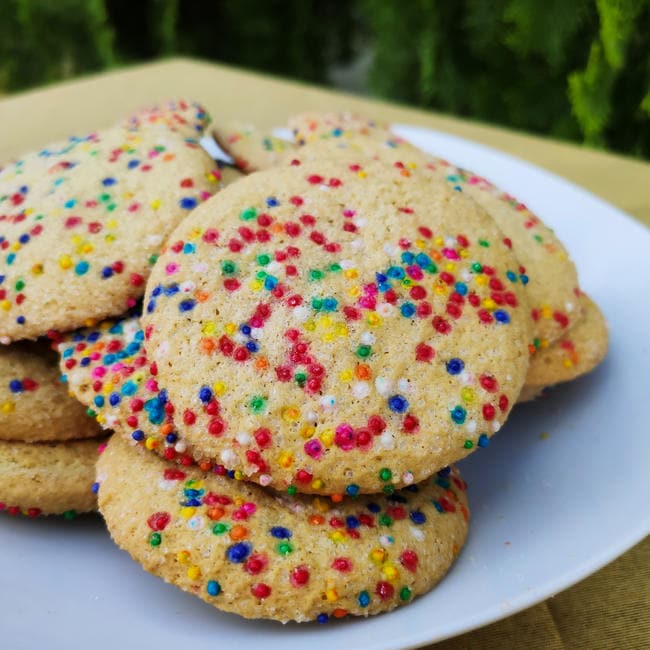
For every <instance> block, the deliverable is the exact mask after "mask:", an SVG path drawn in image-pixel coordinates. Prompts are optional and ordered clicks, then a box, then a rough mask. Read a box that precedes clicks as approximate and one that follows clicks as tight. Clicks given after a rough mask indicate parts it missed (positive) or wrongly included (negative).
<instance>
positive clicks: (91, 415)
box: [86, 408, 97, 418]
mask: <svg viewBox="0 0 650 650" xmlns="http://www.w3.org/2000/svg"><path fill="white" fill-rule="evenodd" d="M86 413H87V414H88V415H89V416H90V417H91V418H94V417H96V416H97V411H94V410H93V409H91V408H88V409H86Z"/></svg>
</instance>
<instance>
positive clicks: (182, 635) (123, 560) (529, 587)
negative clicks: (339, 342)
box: [0, 126, 650, 650]
mask: <svg viewBox="0 0 650 650" xmlns="http://www.w3.org/2000/svg"><path fill="white" fill-rule="evenodd" d="M396 130H397V131H398V132H399V133H400V135H402V136H403V137H406V138H408V139H410V140H412V141H413V142H415V143H416V144H418V145H419V146H421V147H422V148H424V149H426V150H428V151H430V152H431V153H435V154H438V155H440V156H442V157H445V158H447V159H448V160H450V161H452V162H455V163H457V164H460V165H462V166H464V167H467V168H469V169H472V170H473V171H476V172H478V173H480V174H482V175H484V176H486V177H488V178H489V179H490V180H492V181H493V182H494V183H496V184H497V185H499V186H500V187H502V188H503V189H505V190H507V191H509V192H510V193H512V194H514V195H515V196H517V197H518V198H519V199H520V200H522V201H523V202H525V203H526V204H527V205H528V206H529V207H530V208H531V209H532V210H533V211H534V212H536V213H538V214H539V215H540V216H541V217H542V218H543V219H544V221H546V223H548V224H549V225H551V226H552V227H553V228H554V229H555V230H556V231H557V233H558V235H559V236H560V238H561V239H562V240H563V241H564V242H565V244H566V245H567V247H568V249H569V251H570V252H571V254H572V255H573V257H574V259H575V261H576V264H577V266H578V269H579V271H580V279H581V283H582V287H583V289H585V290H586V291H587V292H588V293H589V294H590V295H591V296H592V297H593V298H594V299H595V300H596V301H597V302H598V304H599V305H600V306H601V308H602V310H603V312H604V313H605V316H606V317H607V320H608V322H609V326H610V330H611V348H610V353H609V356H608V357H607V359H606V361H605V362H604V363H603V364H602V365H601V366H600V367H599V368H598V369H597V370H596V371H595V372H594V373H592V374H591V375H589V376H587V377H585V378H583V379H581V380H579V381H576V382H574V383H572V384H569V385H567V386H565V387H563V388H562V389H560V390H556V391H555V392H554V393H553V394H551V396H550V397H549V398H547V399H545V400H542V401H540V402H538V403H534V404H528V405H523V406H518V407H517V408H516V409H515V411H514V413H513V415H512V416H511V418H510V419H509V421H508V422H507V424H506V426H505V427H504V428H503V429H502V430H501V432H499V434H498V435H497V436H495V437H494V438H493V439H492V443H491V444H490V446H489V447H488V448H487V449H484V450H479V451H477V452H476V453H474V454H472V455H471V456H470V457H469V458H467V459H466V460H464V461H463V462H462V463H461V469H462V470H463V475H464V477H465V478H466V479H467V481H468V483H469V486H470V488H469V498H470V505H471V509H472V525H471V529H470V535H469V539H468V542H467V546H466V547H465V549H464V550H463V551H462V553H461V556H460V558H459V560H458V562H457V564H456V565H455V566H454V567H453V569H452V571H451V572H450V574H449V575H448V576H447V577H446V578H445V579H444V580H443V582H442V583H441V584H440V585H439V586H438V587H437V588H436V589H435V590H434V591H433V592H431V593H430V594H428V595H426V596H424V597H422V598H419V599H417V600H416V601H415V602H414V603H413V604H411V605H409V606H408V607H404V608H401V609H398V610H397V611H395V612H393V613H391V614H385V615H381V616H377V617H375V618H371V619H367V620H344V621H335V622H333V623H330V624H328V625H325V626H321V625H318V624H303V625H297V624H289V625H285V626H282V625H280V624H276V623H271V622H254V621H253V622H251V621H245V620H243V619H241V618H239V617H237V616H234V615H229V614H221V613H219V612H217V611H216V610H213V609H212V608H211V607H209V606H208V605H206V604H204V603H203V602H201V601H200V600H198V599H197V598H194V597H192V596H189V595H187V594H185V593H183V592H181V591H180V590H178V589H176V588H175V587H172V586H169V585H166V584H164V583H163V582H162V581H161V580H159V579H157V578H154V577H152V576H150V575H148V574H146V573H145V572H144V571H142V570H141V569H140V568H139V566H137V565H136V564H134V563H133V562H132V561H131V559H130V558H129V557H128V555H127V554H126V553H124V552H122V551H120V550H118V549H117V548H116V547H115V546H113V544H112V543H111V541H110V539H109V538H108V535H107V534H106V531H105V530H104V527H103V525H102V523H101V520H100V519H99V518H98V517H94V516H89V517H82V518H79V519H77V520H74V521H70V522H66V521H58V520H53V519H50V520H26V519H13V518H11V517H9V516H1V517H0V548H2V553H1V554H0V630H1V631H2V642H1V644H0V645H2V647H4V648H7V649H10V650H22V649H27V648H29V649H32V648H37V647H41V646H42V647H47V648H48V649H49V650H54V649H57V650H58V649H59V648H61V649H64V648H65V649H68V648H76V647H88V648H93V649H94V650H100V649H104V648H106V649H108V648H111V649H113V648H116V647H117V648H163V647H164V648H174V647H180V648H184V647H191V648H192V649H193V650H202V649H204V648H206V649H207V648H210V649H211V650H212V649H214V648H217V647H218V648H233V647H239V648H247V649H249V650H257V649H258V648H259V649H260V650H262V649H263V650H280V649H281V650H293V649H296V650H297V649H300V650H317V649H319V648H327V649H328V650H333V649H338V648H347V649H349V650H351V649H354V648H360V649H361V648H363V649H364V650H371V649H376V650H379V649H384V648H408V647H414V646H418V645H423V644H426V643H430V642H433V641H436V640H440V639H443V638H446V637H449V636H453V635H456V634H460V633H462V632H465V631H467V630H470V629H472V628H475V627H478V626H481V625H485V624H487V623H490V622H492V621H494V620H497V619H499V618H503V617H505V616H508V615H510V614H513V613H515V612H517V611H519V610H521V609H524V608H526V607H529V606H530V605H533V604H535V603H537V602H539V601H542V600H544V599H546V598H548V597H549V596H551V595H552V594H555V593H557V592H559V591H561V590H562V589H565V588H567V587H569V586H570V585H572V584H574V583H575V582H577V581H579V580H581V579H582V578H584V577H586V576H587V575H589V574H590V573H592V572H594V571H596V570H597V569H599V568H600V567H602V566H603V565H604V564H606V563H607V562H609V561H611V560H613V559H614V558H615V557H617V556H618V555H620V554H621V553H623V552H624V551H625V550H626V549H628V548H630V547H631V546H633V545H634V544H635V543H636V542H638V541H639V540H641V539H642V538H643V537H644V536H645V535H647V534H648V532H649V531H650V508H648V503H650V481H649V480H648V471H649V468H650V435H649V434H650V431H649V429H650V426H649V424H648V421H649V420H648V413H647V412H646V406H648V402H649V397H650V393H649V389H648V375H649V372H650V337H649V336H648V323H650V301H649V300H648V294H649V292H650V232H649V231H648V230H646V229H645V228H644V227H643V226H642V225H640V224H638V223H637V222H635V221H633V220H632V219H630V218H629V217H627V216H626V215H624V214H622V213H621V212H620V211H619V210H617V209H616V208H614V207H612V206H611V205H608V204H606V203H604V202H603V201H602V200H600V199H598V198H596V197H595V196H593V195H591V194H589V193H587V192H586V191H584V190H582V189H580V188H578V187H576V186H574V185H572V184H571V183H569V182H567V181H565V180H563V179H561V178H559V177H557V176H554V175H552V174H550V173H548V172H546V171H544V170H542V169H540V168H537V167H534V166H532V165H530V164H528V163H525V162H523V161H521V160H518V159H515V158H513V157H510V156H507V155H505V154H502V153H499V152H497V151H495V150H493V149H489V148H487V147H484V146H482V145H478V144H474V143H471V142H468V141H466V140H462V139H460V138H456V137H452V136H449V135H445V134H442V133H438V132H434V131H429V130H426V129H420V128H413V127H407V126H403V127H398V128H397V129H396Z"/></svg>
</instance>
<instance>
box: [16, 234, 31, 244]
mask: <svg viewBox="0 0 650 650" xmlns="http://www.w3.org/2000/svg"><path fill="white" fill-rule="evenodd" d="M18 241H19V242H20V243H21V244H26V243H27V242H28V241H29V235H28V234H24V235H21V236H20V237H18Z"/></svg>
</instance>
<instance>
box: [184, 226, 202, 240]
mask: <svg viewBox="0 0 650 650" xmlns="http://www.w3.org/2000/svg"><path fill="white" fill-rule="evenodd" d="M201 232H202V230H201V229H200V228H194V229H193V230H192V231H191V232H190V234H189V235H188V236H187V237H188V239H196V238H197V237H200V236H201Z"/></svg>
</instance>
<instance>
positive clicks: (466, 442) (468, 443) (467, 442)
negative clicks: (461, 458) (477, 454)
mask: <svg viewBox="0 0 650 650" xmlns="http://www.w3.org/2000/svg"><path fill="white" fill-rule="evenodd" d="M473 446H474V443H473V442H472V441H471V440H465V442H464V443H463V447H465V449H471V448H472V447H473Z"/></svg>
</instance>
